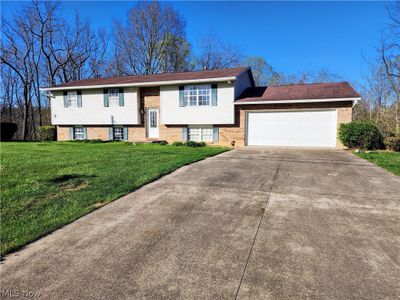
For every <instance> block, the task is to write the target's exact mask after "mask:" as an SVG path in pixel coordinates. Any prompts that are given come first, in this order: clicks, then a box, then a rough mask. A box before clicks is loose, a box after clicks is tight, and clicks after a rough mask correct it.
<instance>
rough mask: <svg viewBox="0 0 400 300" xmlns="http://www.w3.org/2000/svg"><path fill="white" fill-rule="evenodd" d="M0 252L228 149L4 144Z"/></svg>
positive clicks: (33, 238) (151, 145)
mask: <svg viewBox="0 0 400 300" xmlns="http://www.w3.org/2000/svg"><path fill="white" fill-rule="evenodd" d="M0 147H1V150H0V153H1V206H0V209H1V211H0V212H1V225H0V229H1V230H0V232H1V236H0V238H1V254H2V255H4V254H6V253H8V252H10V251H13V250H16V249H18V248H20V247H22V246H23V245H26V244H27V243H29V242H32V241H34V240H36V239H38V238H39V237H41V236H43V235H45V234H47V233H49V232H51V231H53V230H55V229H57V228H59V227H61V226H63V225H65V224H67V223H70V222H71V221H73V220H75V219H77V218H79V217H81V216H83V215H85V214H87V213H89V212H91V211H93V210H95V209H96V208H98V207H100V206H103V205H105V204H107V203H109V202H111V201H113V200H115V199H117V198H119V197H121V196H123V195H125V194H127V193H129V192H132V191H134V190H136V189H138V188H139V187H141V186H143V185H144V184H146V183H149V182H151V181H153V180H155V179H157V178H159V177H160V176H163V175H165V174H167V173H170V172H171V171H173V170H176V169H177V168H179V167H181V166H183V165H186V164H189V163H192V162H194V161H198V160H201V159H204V158H206V157H209V156H212V155H215V154H218V153H221V152H223V151H226V150H227V148H217V147H201V148H189V147H174V146H161V145H154V144H147V145H136V146H134V145H132V144H128V143H118V142H114V143H97V144H94V143H93V144H91V143H76V142H63V143H61V142H60V143H56V142H53V143H52V142H49V143H18V142H15V143H12V142H9V143H1V144H0Z"/></svg>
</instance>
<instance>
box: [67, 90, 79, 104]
mask: <svg viewBox="0 0 400 300" xmlns="http://www.w3.org/2000/svg"><path fill="white" fill-rule="evenodd" d="M67 101H68V107H78V91H68V92H67Z"/></svg>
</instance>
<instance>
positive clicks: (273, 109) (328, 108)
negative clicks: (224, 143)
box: [235, 82, 360, 148]
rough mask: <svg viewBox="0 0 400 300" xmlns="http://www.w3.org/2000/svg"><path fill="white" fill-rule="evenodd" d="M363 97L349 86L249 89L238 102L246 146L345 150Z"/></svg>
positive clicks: (329, 85) (335, 84) (339, 83)
mask: <svg viewBox="0 0 400 300" xmlns="http://www.w3.org/2000/svg"><path fill="white" fill-rule="evenodd" d="M358 100H360V95H359V94H357V93H356V92H355V91H354V89H353V88H352V87H351V86H350V85H349V84H348V83H347V82H333V83H316V84H293V85H283V86H269V87H252V88H247V89H246V90H245V91H244V92H243V93H242V94H241V95H240V97H239V99H237V100H236V101H235V105H236V109H237V110H236V111H237V113H238V114H239V115H240V127H241V128H243V137H244V141H243V145H244V146H277V147H329V148H335V147H339V148H341V147H342V145H341V144H340V141H339V140H338V132H337V131H338V128H339V126H340V124H342V123H348V122H351V120H352V109H353V107H354V105H355V104H356V103H357V101H358Z"/></svg>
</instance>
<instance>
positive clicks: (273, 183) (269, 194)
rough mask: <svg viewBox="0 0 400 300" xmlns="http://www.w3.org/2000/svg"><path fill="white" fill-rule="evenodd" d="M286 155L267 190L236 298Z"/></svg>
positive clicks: (280, 161)
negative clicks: (262, 210)
mask: <svg viewBox="0 0 400 300" xmlns="http://www.w3.org/2000/svg"><path fill="white" fill-rule="evenodd" d="M284 156H285V155H283V156H282V157H281V159H280V160H279V164H278V167H277V168H276V171H275V174H274V178H273V179H272V183H271V187H270V188H269V190H268V191H267V193H268V195H267V198H266V200H265V206H264V212H263V214H262V215H261V217H260V221H259V222H258V226H257V230H256V232H255V234H254V239H253V243H252V244H251V248H250V251H249V255H248V256H247V260H246V264H245V265H244V268H243V272H242V276H241V278H240V282H239V286H238V288H237V290H236V295H235V299H238V296H239V291H240V288H241V287H242V282H243V279H244V276H245V274H246V270H247V266H248V264H249V261H250V257H251V254H252V253H253V248H254V245H255V243H256V239H257V235H258V231H259V230H260V227H261V223H262V220H263V218H264V215H265V212H266V210H267V205H268V202H269V199H270V198H271V193H272V190H273V188H274V186H275V181H276V179H277V178H278V172H279V170H280V168H281V165H282V162H283V160H284V158H285V157H284ZM263 185H264V184H263Z"/></svg>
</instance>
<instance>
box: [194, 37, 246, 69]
mask: <svg viewBox="0 0 400 300" xmlns="http://www.w3.org/2000/svg"><path fill="white" fill-rule="evenodd" d="M242 60H243V56H242V53H241V51H240V50H239V49H238V48H237V47H235V46H233V45H230V44H226V43H223V42H222V41H221V39H220V38H219V37H218V36H217V35H215V34H210V35H208V36H206V37H203V38H202V39H201V40H200V42H199V45H198V47H197V51H195V53H194V68H195V69H196V70H214V69H224V68H234V67H238V66H240V65H241V64H242Z"/></svg>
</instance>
